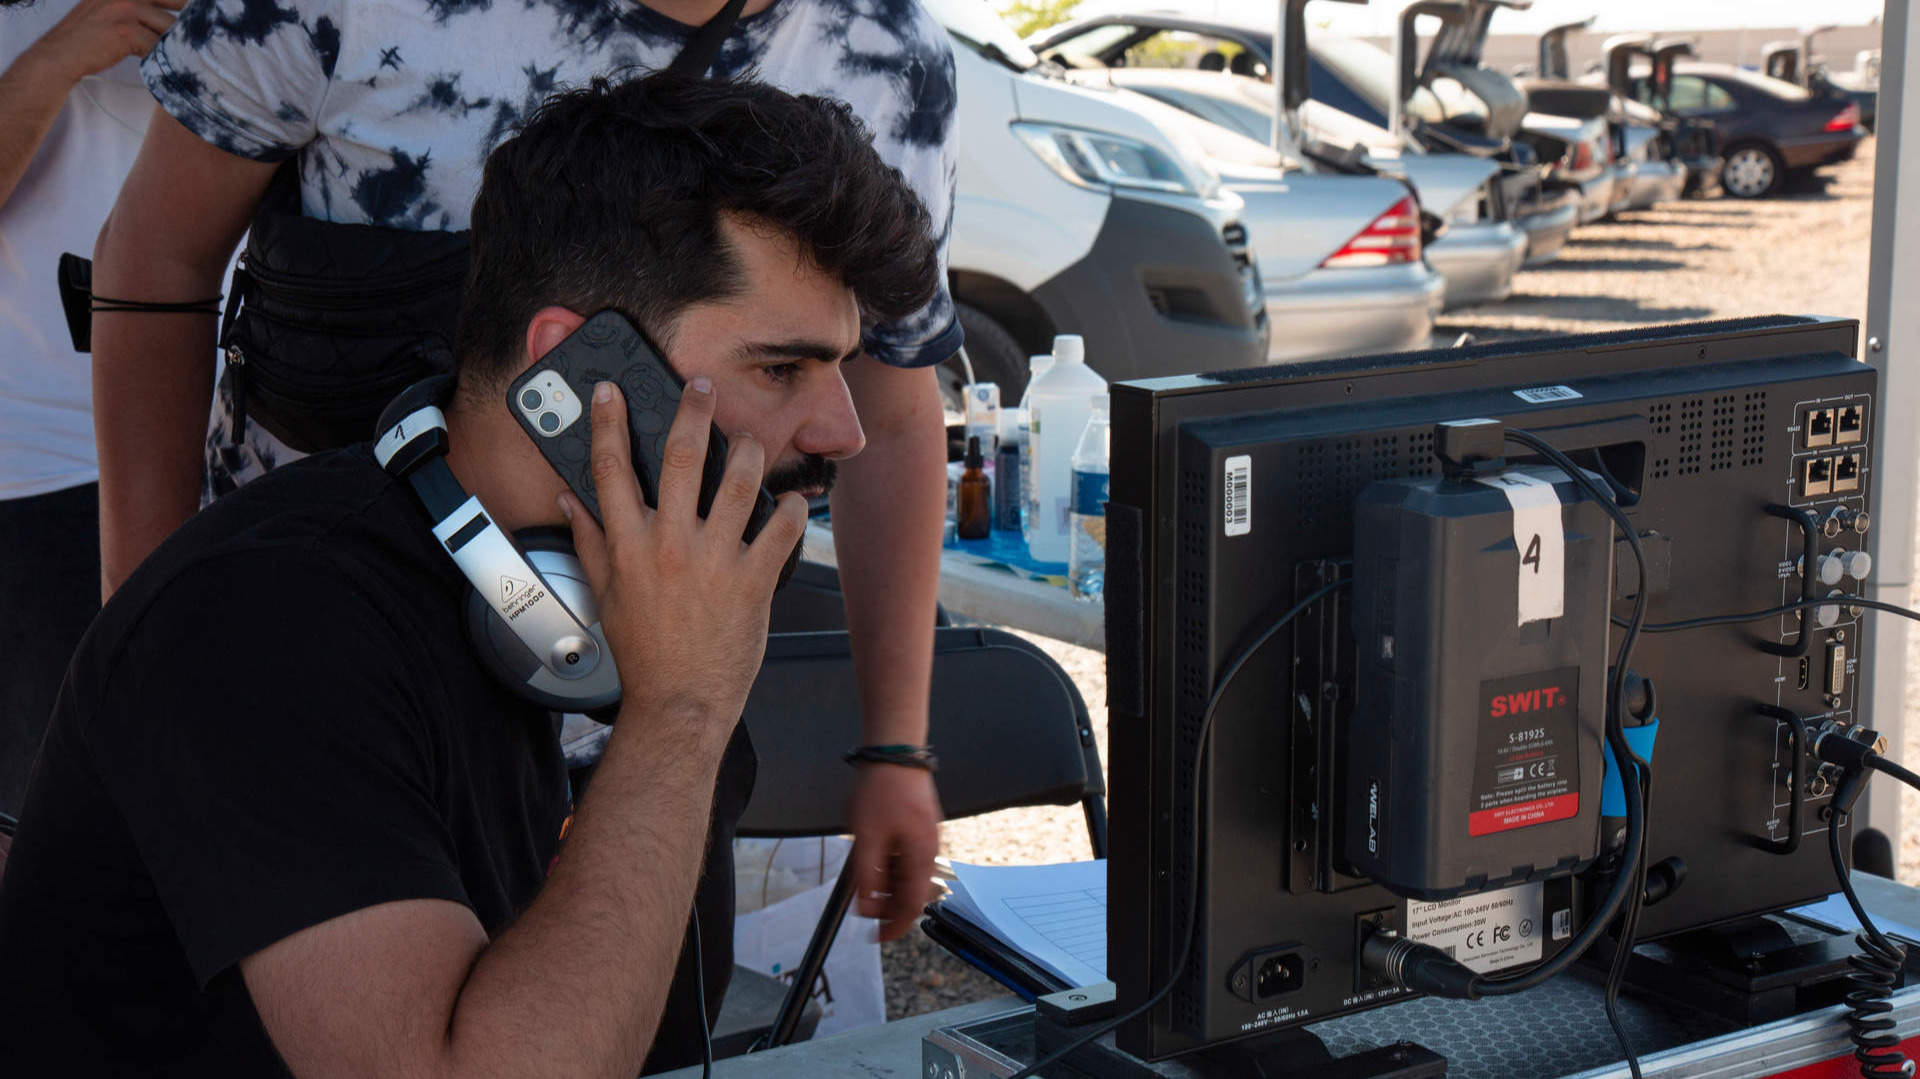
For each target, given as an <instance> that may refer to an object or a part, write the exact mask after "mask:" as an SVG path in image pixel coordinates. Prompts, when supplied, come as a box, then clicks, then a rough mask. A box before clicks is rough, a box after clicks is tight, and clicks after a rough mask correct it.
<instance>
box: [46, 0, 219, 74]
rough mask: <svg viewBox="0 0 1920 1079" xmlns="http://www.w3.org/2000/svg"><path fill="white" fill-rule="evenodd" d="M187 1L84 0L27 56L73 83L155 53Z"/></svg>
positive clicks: (49, 71)
mask: <svg viewBox="0 0 1920 1079" xmlns="http://www.w3.org/2000/svg"><path fill="white" fill-rule="evenodd" d="M185 6H186V0H80V3H79V4H78V5H77V6H75V7H74V9H73V10H72V11H70V12H68V13H67V16H66V18H64V19H61V20H60V21H59V22H58V23H55V24H54V27H53V29H51V30H49V31H47V32H46V34H45V35H44V36H42V37H41V38H40V40H39V41H36V42H34V43H33V45H32V47H31V48H29V49H28V50H27V53H26V55H27V56H28V57H31V58H32V59H33V61H34V62H36V63H38V64H40V65H41V67H42V69H43V70H45V71H47V72H48V73H49V74H50V75H51V76H54V77H58V78H63V79H65V80H66V81H67V83H68V84H69V85H71V84H73V83H76V82H79V81H80V80H81V79H83V78H85V77H86V76H88V75H91V74H93V73H95V72H97V71H105V70H106V69H107V68H110V67H112V66H113V65H115V64H117V63H119V62H120V61H122V60H124V59H126V58H127V57H129V56H145V55H147V53H149V52H151V51H153V46H154V44H155V43H156V42H158V41H159V40H160V35H161V34H164V33H166V32H167V27H169V26H172V25H173V19H174V13H175V12H177V11H179V10H180V9H181V8H182V7H185Z"/></svg>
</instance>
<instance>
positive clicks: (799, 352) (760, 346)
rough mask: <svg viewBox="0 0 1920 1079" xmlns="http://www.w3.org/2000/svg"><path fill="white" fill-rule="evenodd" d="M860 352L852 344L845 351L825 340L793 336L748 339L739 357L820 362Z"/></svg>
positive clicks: (848, 358) (844, 358) (829, 361)
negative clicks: (783, 338) (785, 338)
mask: <svg viewBox="0 0 1920 1079" xmlns="http://www.w3.org/2000/svg"><path fill="white" fill-rule="evenodd" d="M859 354H860V346H859V345H855V346H853V348H852V350H850V351H847V352H842V351H840V347H839V346H838V345H835V344H832V343H831V342H827V341H818V340H812V339H809V338H793V339H790V340H786V341H749V342H747V343H746V344H744V345H741V346H740V349H739V352H738V355H739V356H740V358H741V359H745V360H752V359H801V360H819V361H820V362H821V363H834V362H835V361H844V360H851V359H853V358H854V357H855V356H858V355H859Z"/></svg>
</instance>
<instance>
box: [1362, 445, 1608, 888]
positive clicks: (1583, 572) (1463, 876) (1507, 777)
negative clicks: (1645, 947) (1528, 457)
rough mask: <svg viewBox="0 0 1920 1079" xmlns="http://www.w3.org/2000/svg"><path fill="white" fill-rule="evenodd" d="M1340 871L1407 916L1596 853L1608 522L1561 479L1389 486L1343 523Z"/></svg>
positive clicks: (1558, 871)
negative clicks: (1348, 678)
mask: <svg viewBox="0 0 1920 1079" xmlns="http://www.w3.org/2000/svg"><path fill="white" fill-rule="evenodd" d="M1354 528H1355V536H1354V565H1353V590H1354V601H1353V610H1354V634H1355V654H1356V662H1355V674H1356V682H1357V686H1356V693H1355V700H1354V708H1353V712H1352V715H1351V718H1350V720H1349V721H1348V724H1347V727H1346V730H1345V732H1344V738H1343V739H1342V742H1343V745H1344V753H1343V761H1344V766H1343V768H1342V773H1343V783H1342V789H1343V791H1344V796H1343V797H1344V814H1343V830H1344V835H1343V837H1342V841H1341V849H1342V852H1343V853H1344V855H1345V858H1346V860H1347V862H1348V863H1349V868H1350V871H1352V872H1354V873H1356V874H1358V875H1362V876H1366V877H1370V878H1372V879H1373V880H1375V881H1378V882H1380V883H1381V884H1384V885H1386V886H1387V887H1388V888H1390V889H1391V890H1393V891H1395V892H1397V893H1400V894H1402V895H1406V896H1411V897H1414V898H1418V899H1428V900H1433V899H1447V898H1452V897H1455V896H1460V895H1466V894H1470V893H1473V892H1478V891H1482V890H1485V889H1488V888H1492V887H1497V886H1501V885H1509V884H1516V883H1520V882H1524V881H1531V880H1540V879H1545V878H1548V877H1555V876H1561V875H1564V874H1568V873H1572V872H1575V871H1577V870H1578V869H1580V868H1582V867H1583V866H1585V864H1586V863H1588V862H1590V861H1591V860H1592V859H1593V858H1594V857H1595V854H1596V852H1597V849H1598V843H1599V824H1600V820H1599V818H1600V791H1601V775H1602V764H1603V758H1602V756H1601V745H1602V737H1603V735H1604V730H1605V724H1604V717H1605V712H1604V698H1605V686H1606V672H1607V662H1608V660H1607V618H1608V613H1609V597H1610V595H1611V587H1612V576H1613V542H1612V521H1611V520H1610V518H1609V517H1608V516H1607V513H1606V511H1605V510H1604V509H1602V508H1601V506H1599V505H1598V504H1597V503H1595V502H1593V501H1591V500H1589V499H1587V498H1586V497H1585V495H1584V494H1583V493H1582V491H1581V489H1580V488H1579V487H1578V486H1577V485H1575V484H1574V482H1573V481H1572V480H1571V479H1569V478H1568V477H1567V475H1566V474H1565V473H1564V472H1561V471H1559V470H1558V469H1554V468H1551V467H1521V468H1504V469H1501V470H1498V471H1493V472H1490V473H1486V474H1481V475H1477V476H1475V475H1464V476H1455V477H1452V478H1443V479H1435V478H1428V479H1406V480H1382V481H1377V482H1375V483H1372V484H1370V485H1369V486H1368V487H1367V488H1366V489H1365V490H1364V491H1362V492H1361V494H1360V497H1359V500H1358V503H1357V504H1356V506H1355V523H1354Z"/></svg>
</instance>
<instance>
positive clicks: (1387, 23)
mask: <svg viewBox="0 0 1920 1079" xmlns="http://www.w3.org/2000/svg"><path fill="white" fill-rule="evenodd" d="M1405 6H1406V0H1374V2H1373V3H1370V4H1366V5H1364V6H1362V5H1358V4H1350V3H1339V2H1336V0H1320V2H1319V3H1315V4H1313V5H1311V6H1310V7H1308V8H1307V19H1308V22H1309V24H1310V25H1313V26H1315V27H1324V28H1326V29H1329V30H1332V31H1334V32H1335V33H1340V34H1352V35H1377V34H1388V33H1391V32H1392V29H1393V26H1394V18H1395V16H1396V15H1397V14H1398V13H1399V11H1400V9H1401V8H1403V7H1405ZM1881 7H1882V0H1818V2H1810V0H1535V3H1534V5H1533V7H1532V9H1531V10H1528V11H1511V10H1508V11H1501V12H1498V13H1496V14H1495V15H1494V17H1493V28H1492V29H1493V32H1494V33H1496V34H1502V33H1521V34H1526V33H1531V34H1537V33H1539V32H1540V31H1542V30H1545V29H1547V28H1548V27H1550V26H1555V25H1557V24H1560V23H1566V22H1575V21H1578V20H1580V19H1584V18H1586V17H1587V16H1589V15H1595V14H1597V15H1598V16H1599V20H1598V21H1597V22H1596V23H1595V24H1594V30H1595V31H1597V32H1608V31H1614V32H1619V31H1633V30H1652V31H1658V30H1715V29H1732V28H1738V27H1741V26H1750V27H1755V28H1761V27H1765V28H1776V27H1786V28H1794V29H1808V28H1810V27H1811V26H1813V25H1815V24H1837V25H1842V26H1855V25H1859V24H1862V23H1865V22H1867V21H1869V20H1871V19H1874V18H1876V17H1878V16H1879V14H1880V11H1881ZM1156 9H1172V10H1179V11H1194V12H1199V13H1204V14H1209V15H1211V14H1221V15H1230V16H1234V17H1236V18H1247V19H1258V18H1271V17H1273V14H1274V12H1275V11H1276V4H1275V2H1274V0H1081V3H1080V6H1079V7H1078V8H1077V9H1076V10H1075V11H1074V14H1075V15H1076V16H1085V15H1096V14H1101V13H1104V12H1107V11H1140V10H1156Z"/></svg>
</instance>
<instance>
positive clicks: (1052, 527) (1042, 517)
mask: <svg viewBox="0 0 1920 1079" xmlns="http://www.w3.org/2000/svg"><path fill="white" fill-rule="evenodd" d="M1106 392H1107V380H1106V379H1104V378H1101V377H1100V376H1099V375H1098V374H1096V373H1094V371H1093V369H1092V368H1090V367H1088V366H1087V357H1086V345H1085V344H1084V343H1083V342H1082V341H1081V340H1080V336H1079V335H1078V334H1061V335H1060V336H1059V337H1056V338H1054V339H1053V366H1052V367H1051V368H1050V369H1048V370H1047V371H1046V373H1044V374H1042V375H1040V376H1039V377H1038V378H1036V379H1034V380H1033V382H1032V383H1031V384H1030V385H1029V387H1028V390H1027V446H1028V447H1029V449H1030V452H1031V462H1032V465H1033V467H1032V469H1031V472H1032V474H1033V481H1032V482H1033V497H1032V498H1031V499H1030V500H1029V501H1028V503H1027V520H1026V528H1025V532H1026V540H1027V554H1028V556H1029V557H1031V558H1032V559H1033V560H1034V561H1036V562H1065V561H1066V560H1067V552H1068V550H1069V549H1070V548H1071V546H1072V545H1071V543H1070V541H1069V537H1068V531H1067V524H1068V522H1067V514H1068V512H1069V508H1070V506H1071V504H1072V496H1073V451H1074V447H1075V446H1077V445H1078V444H1079V442H1080V432H1081V431H1082V430H1083V429H1084V428H1085V427H1086V426H1087V419H1088V417H1089V416H1091V415H1092V413H1093V405H1092V403H1091V402H1092V400H1093V398H1094V396H1095V395H1096V394H1104V393H1106Z"/></svg>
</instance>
